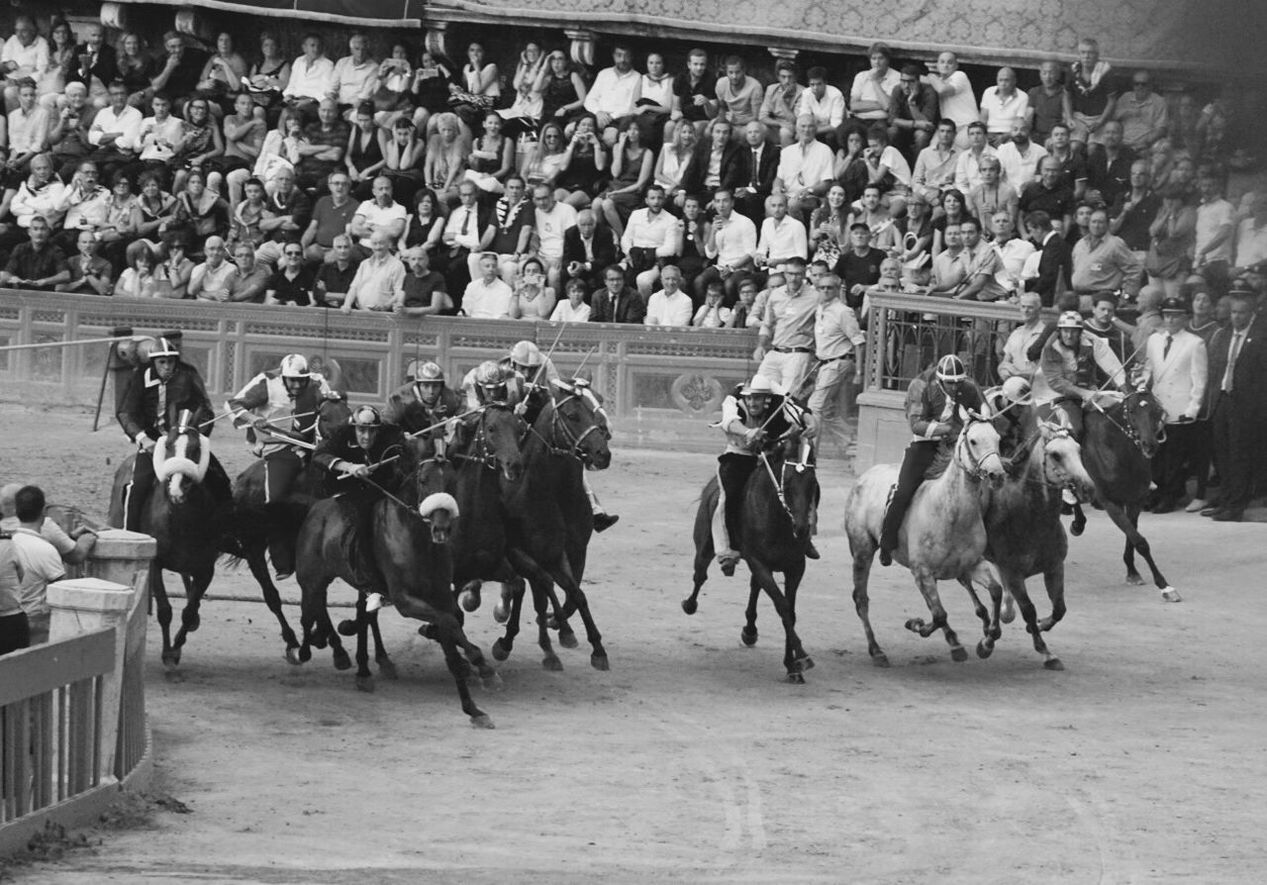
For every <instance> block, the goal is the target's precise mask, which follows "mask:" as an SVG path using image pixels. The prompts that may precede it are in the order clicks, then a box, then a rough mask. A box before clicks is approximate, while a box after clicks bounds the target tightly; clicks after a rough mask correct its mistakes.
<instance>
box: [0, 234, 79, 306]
mask: <svg viewBox="0 0 1267 885" xmlns="http://www.w3.org/2000/svg"><path fill="white" fill-rule="evenodd" d="M26 230H27V235H28V236H29V238H30V239H29V240H28V241H27V242H25V243H19V244H18V245H17V246H16V247H14V249H13V251H12V252H11V253H10V254H9V261H8V263H7V264H6V265H5V267H4V270H2V271H0V285H5V286H9V287H11V288H14V289H47V290H51V289H52V288H53V287H54V286H56V285H57V284H58V283H65V282H69V281H70V270H69V269H68V268H67V267H66V256H65V255H64V254H63V253H62V250H61V249H59V248H57V247H56V246H54V245H53V244H52V233H53V232H52V229H51V228H50V227H49V223H48V220H47V219H46V218H44V216H42V215H36V216H34V217H33V218H31V220H30V222H29V223H28V225H27V229H26Z"/></svg>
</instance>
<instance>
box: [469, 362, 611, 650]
mask: <svg viewBox="0 0 1267 885" xmlns="http://www.w3.org/2000/svg"><path fill="white" fill-rule="evenodd" d="M539 389H544V388H539ZM541 399H542V400H543V402H542V403H541V407H540V410H539V411H538V412H537V414H536V417H535V418H533V419H532V422H531V424H530V426H529V430H528V435H527V437H526V438H525V442H524V445H523V452H524V460H525V464H526V469H525V470H524V474H523V476H522V477H521V478H520V479H519V480H507V479H503V481H502V501H503V503H504V505H505V507H506V512H507V515H508V520H507V527H508V530H509V531H508V538H509V542H510V549H509V560H510V563H511V565H512V566H513V567H514V569H515V571H516V572H517V573H518V574H519V575H521V576H522V577H524V578H525V579H527V581H528V584H529V585H530V586H531V587H532V599H533V605H534V608H535V609H536V611H537V628H538V629H537V637H538V644H539V645H540V647H541V650H542V652H543V655H544V657H543V658H542V666H544V667H545V668H546V669H548V670H561V669H563V664H562V663H561V662H560V661H559V658H558V656H557V655H556V654H555V653H554V649H553V646H552V644H551V642H550V637H549V633H548V629H549V624H550V618H549V616H548V615H547V613H546V607H547V604H548V602H549V601H551V600H553V588H552V586H551V585H552V584H558V585H559V587H561V588H562V589H563V592H564V596H565V599H564V605H563V607H562V609H557V606H556V612H557V614H556V618H555V622H556V625H557V627H558V630H559V644H560V645H563V646H564V647H565V648H572V647H575V645H576V639H575V637H574V636H573V635H572V631H571V630H570V629H569V628H568V627H567V618H568V617H569V616H570V615H571V614H572V613H573V612H580V615H581V620H582V621H583V622H584V624H585V634H586V639H587V640H588V641H589V643H590V649H591V653H590V665H591V666H593V667H594V669H596V670H607V669H608V668H609V667H610V663H609V661H608V657H607V650H606V648H604V646H603V641H602V634H601V633H599V631H598V626H597V625H596V624H595V622H594V618H593V615H592V614H591V613H590V609H589V601H588V599H586V596H585V592H584V591H583V590H582V589H581V582H582V581H583V580H584V577H585V562H586V556H587V552H588V547H589V541H590V536H591V535H592V534H593V532H594V514H593V510H592V508H591V506H590V503H589V496H588V495H587V494H586V492H585V482H584V476H583V471H584V470H586V469H591V470H605V469H606V468H607V467H608V466H609V465H610V464H611V449H610V448H609V446H608V441H609V440H610V439H611V429H610V425H609V424H608V420H607V414H606V412H605V411H604V410H603V406H602V403H601V401H600V400H599V398H598V396H597V395H596V394H595V393H594V392H593V390H591V389H590V386H589V382H588V381H586V380H585V379H584V378H572V379H570V380H562V379H557V380H555V381H553V382H552V388H551V389H550V390H549V396H545V397H541ZM523 597H524V588H523V586H522V584H520V585H517V586H516V587H515V590H514V593H513V598H512V600H511V606H510V614H509V617H508V618H507V622H506V632H505V635H504V636H503V637H502V638H501V639H499V640H498V641H497V642H496V643H495V644H494V645H493V657H495V658H497V660H499V661H500V660H505V659H506V658H507V657H508V656H509V655H510V652H511V649H512V648H513V647H514V640H515V636H516V635H517V634H518V632H519V618H520V613H521V611H522V608H523Z"/></svg>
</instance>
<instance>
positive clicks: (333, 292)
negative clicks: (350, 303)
mask: <svg viewBox="0 0 1267 885" xmlns="http://www.w3.org/2000/svg"><path fill="white" fill-rule="evenodd" d="M359 266H360V262H359V261H357V260H356V259H354V258H353V257H352V238H351V237H349V236H348V235H347V234H339V235H338V236H336V237H335V238H334V240H333V241H332V243H331V245H330V260H329V261H326V262H325V263H324V264H322V265H321V267H319V268H318V269H317V278H316V281H315V284H314V286H313V296H314V297H315V299H316V301H317V303H318V304H324V305H325V306H326V307H339V306H341V305H342V304H343V302H344V301H346V300H347V295H348V290H349V289H350V288H352V280H354V279H355V278H356V271H357V268H358V267H359Z"/></svg>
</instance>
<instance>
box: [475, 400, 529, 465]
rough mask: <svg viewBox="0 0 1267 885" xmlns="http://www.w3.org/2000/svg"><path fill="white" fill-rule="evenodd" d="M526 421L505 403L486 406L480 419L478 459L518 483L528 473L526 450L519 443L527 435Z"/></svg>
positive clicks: (476, 429) (476, 426) (477, 443)
mask: <svg viewBox="0 0 1267 885" xmlns="http://www.w3.org/2000/svg"><path fill="white" fill-rule="evenodd" d="M524 429H525V426H524V422H523V419H522V418H520V417H518V416H517V415H516V414H515V413H514V411H513V410H511V409H510V408H509V407H508V406H506V405H503V404H496V403H494V404H491V405H488V406H485V407H484V408H483V409H482V410H481V411H480V414H479V417H478V418H477V419H476V425H475V443H474V446H475V451H474V452H473V453H472V454H473V455H474V456H475V457H477V458H483V459H484V460H485V461H487V462H490V466H495V467H496V468H498V469H500V470H501V472H502V476H504V477H506V479H508V480H510V481H511V482H516V481H518V480H519V478H520V477H521V476H523V472H524V456H523V451H522V450H521V449H520V447H519V440H520V438H521V437H522V435H523V433H524Z"/></svg>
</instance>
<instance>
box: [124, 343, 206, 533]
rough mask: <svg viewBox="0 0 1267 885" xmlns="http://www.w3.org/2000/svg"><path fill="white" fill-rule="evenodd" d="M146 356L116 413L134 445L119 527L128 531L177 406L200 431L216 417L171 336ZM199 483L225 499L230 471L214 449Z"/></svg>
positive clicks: (136, 525)
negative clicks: (146, 360)
mask: <svg viewBox="0 0 1267 885" xmlns="http://www.w3.org/2000/svg"><path fill="white" fill-rule="evenodd" d="M148 362H149V365H145V364H144V363H142V364H141V365H139V366H137V367H136V368H135V369H133V370H132V373H131V376H130V377H129V378H128V381H127V387H126V389H125V391H124V394H123V399H122V402H121V404H120V406H119V411H118V413H117V415H116V416H115V417H117V418H118V420H119V425H120V426H121V427H122V428H123V432H124V433H126V434H127V436H128V439H130V440H132V441H133V442H134V443H136V446H137V455H136V460H135V463H134V464H133V466H132V481H131V482H129V483H128V484H127V485H125V486H124V488H123V514H124V517H123V527H124V528H125V529H129V530H131V531H139V530H140V526H141V516H142V514H143V513H144V512H145V502H146V501H148V500H149V497H150V492H151V491H152V490H153V488H154V481H155V476H154V459H153V457H152V454H153V452H154V446H155V444H156V443H157V442H158V441H159V440H160V439H162V438H163V437H164V436H166V435H167V432H168V431H169V430H171V429H172V428H173V427H178V426H179V421H180V414H181V412H184V411H188V412H189V413H190V417H189V419H188V420H189V425H190V426H191V427H195V428H197V429H198V430H199V432H201V433H202V435H203V436H210V435H211V429H212V428H211V422H212V421H213V420H214V418H215V412H214V410H213V409H212V408H211V400H210V399H209V398H208V396H207V388H206V385H204V384H203V381H202V376H201V375H199V374H198V370H197V369H196V368H194V367H193V366H191V365H189V363H186V362H184V361H182V360H181V358H180V349H179V348H178V347H177V346H176V342H175V341H174V340H173V339H172V338H171V337H164V338H159V339H158V340H157V341H156V342H155V343H154V345H153V346H152V347H151V348H150V349H149V353H148ZM203 484H204V485H206V486H207V489H208V490H209V491H210V492H211V494H212V497H213V498H214V499H215V500H216V501H217V502H221V503H222V502H226V501H228V500H229V498H230V490H229V477H228V474H226V473H225V472H224V468H223V467H221V466H220V462H219V461H218V460H216V457H215V455H211V459H210V464H209V466H208V468H207V473H206V476H205V477H204V478H203Z"/></svg>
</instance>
